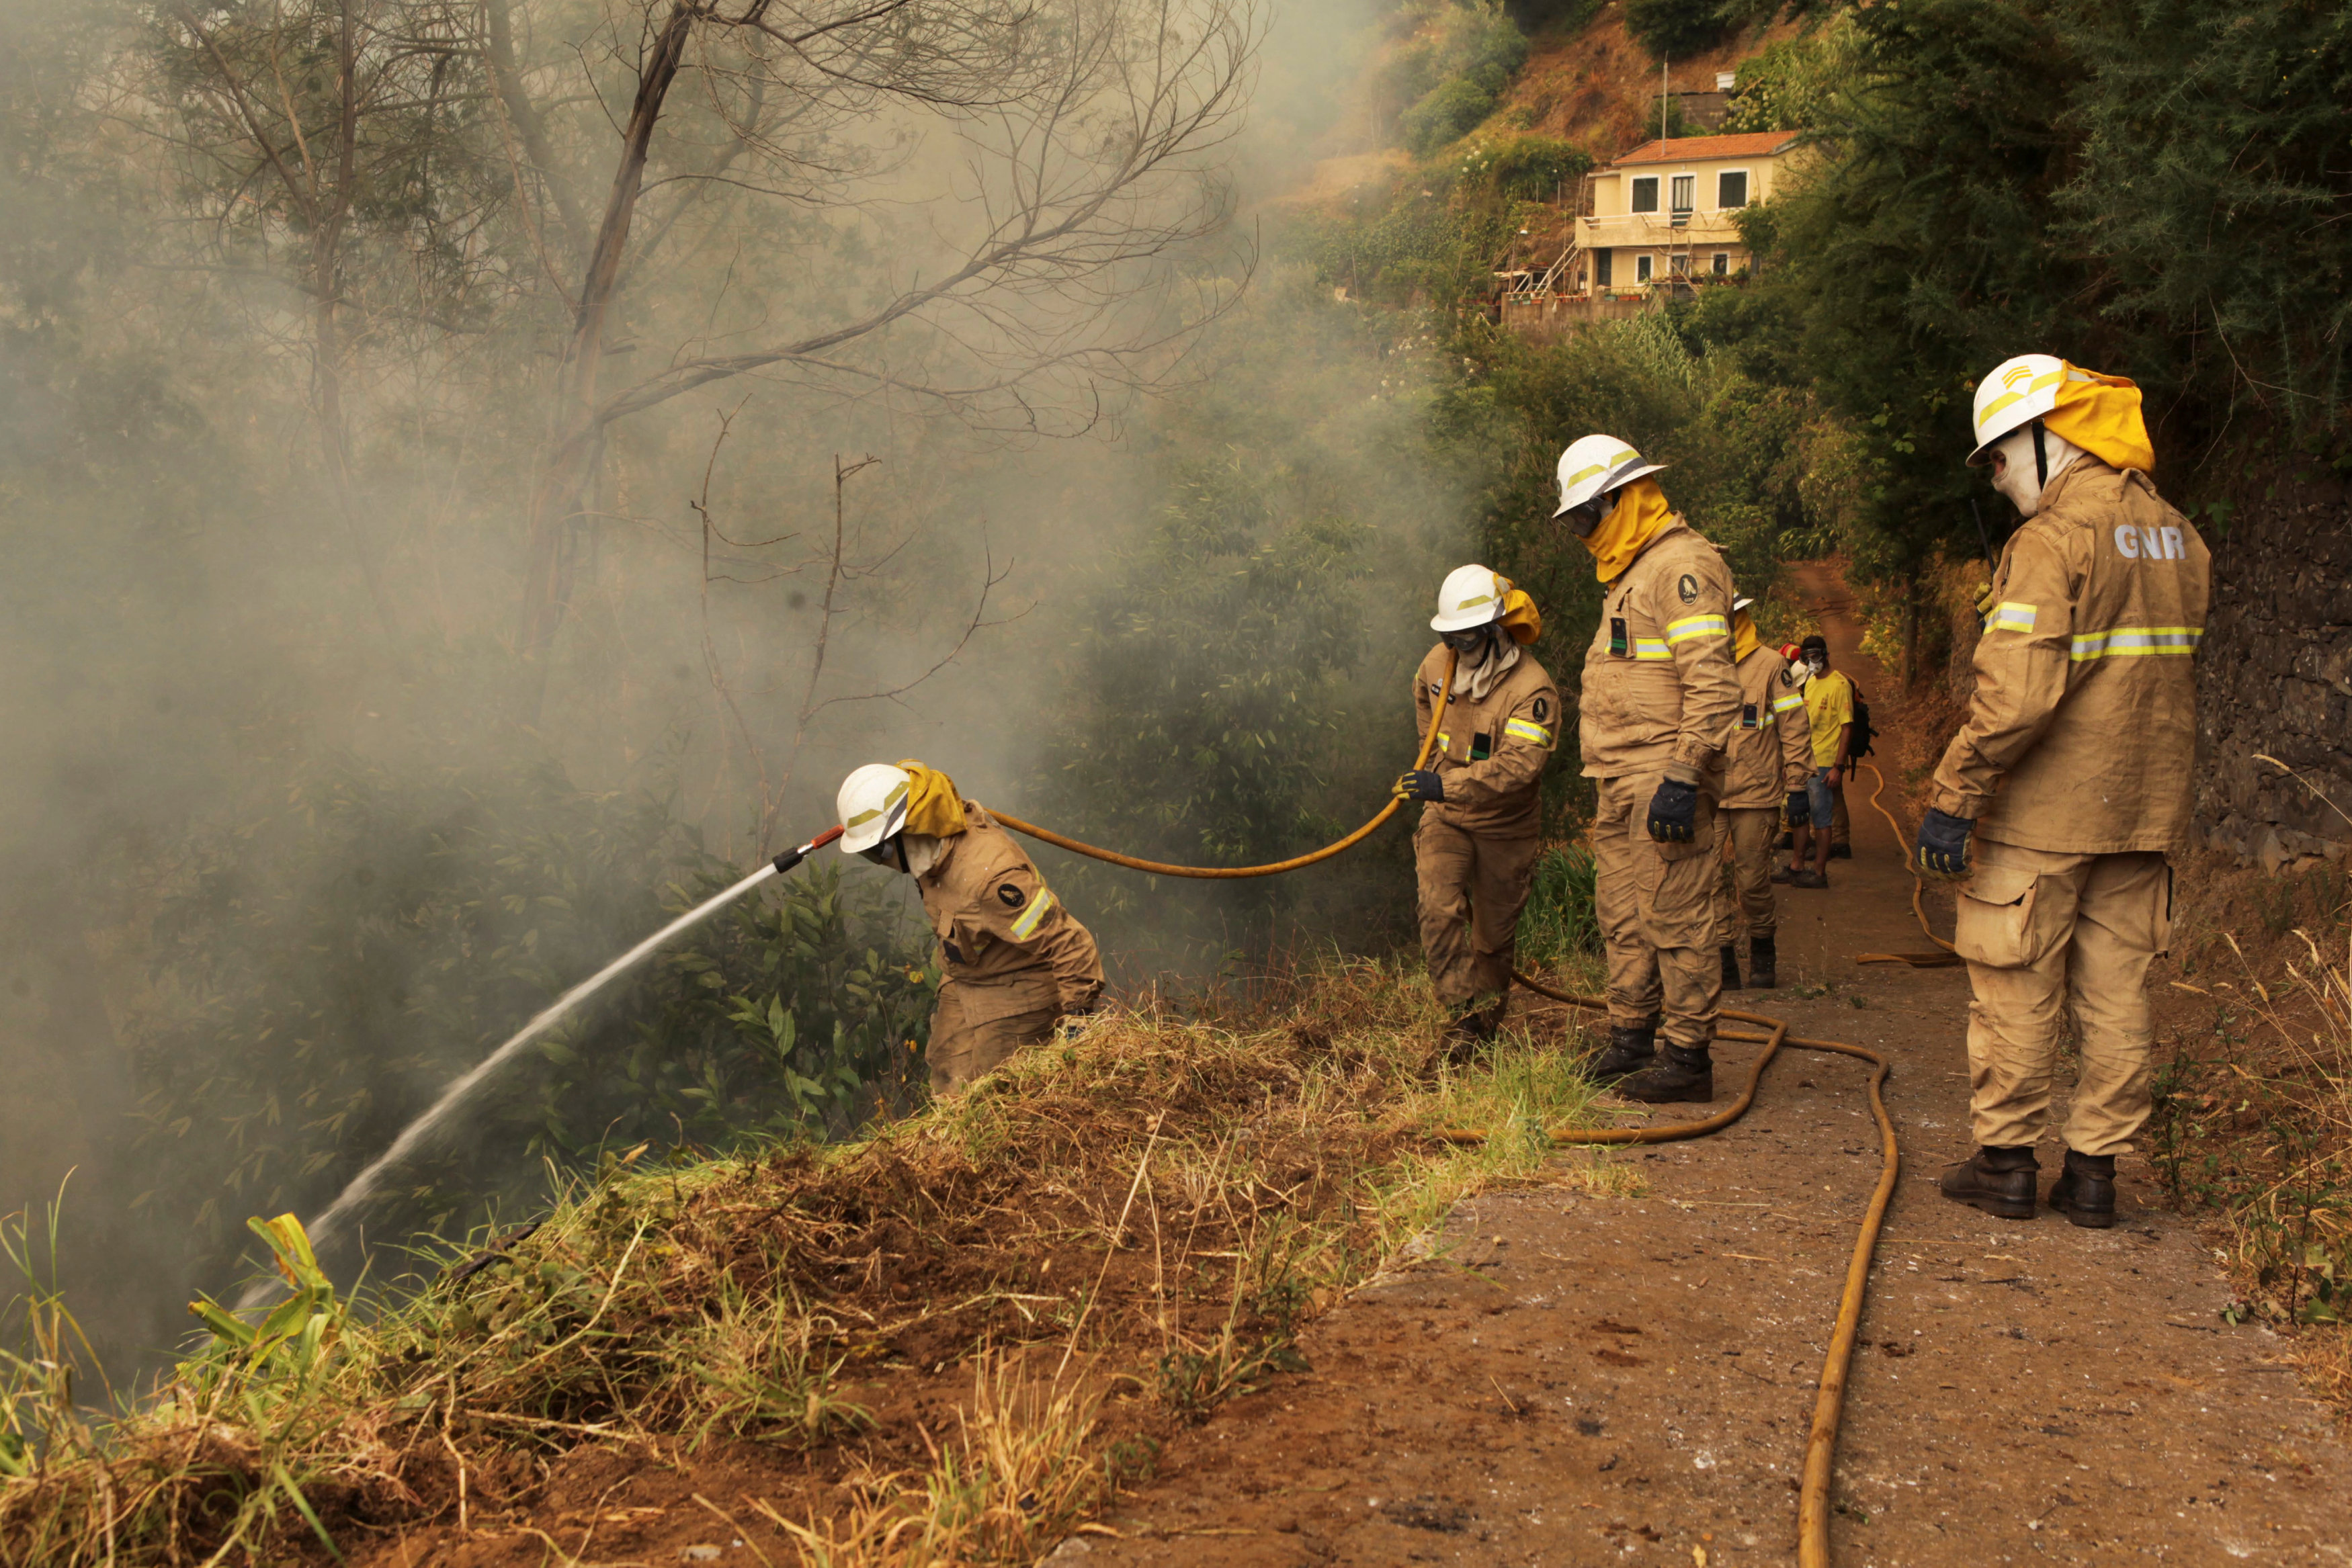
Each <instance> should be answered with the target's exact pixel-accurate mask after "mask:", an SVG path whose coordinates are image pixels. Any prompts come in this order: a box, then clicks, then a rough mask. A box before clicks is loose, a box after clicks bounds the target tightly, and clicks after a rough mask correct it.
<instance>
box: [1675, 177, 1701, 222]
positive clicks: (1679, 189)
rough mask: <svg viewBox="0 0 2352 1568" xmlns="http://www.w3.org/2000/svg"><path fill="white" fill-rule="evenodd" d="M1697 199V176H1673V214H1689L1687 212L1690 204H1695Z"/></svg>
mask: <svg viewBox="0 0 2352 1568" xmlns="http://www.w3.org/2000/svg"><path fill="white" fill-rule="evenodd" d="M1697 197H1698V176H1697V175H1696V174H1677V175H1675V191H1674V200H1675V204H1674V210H1675V212H1678V213H1687V212H1689V211H1690V210H1691V206H1692V204H1693V203H1695V202H1696V200H1697Z"/></svg>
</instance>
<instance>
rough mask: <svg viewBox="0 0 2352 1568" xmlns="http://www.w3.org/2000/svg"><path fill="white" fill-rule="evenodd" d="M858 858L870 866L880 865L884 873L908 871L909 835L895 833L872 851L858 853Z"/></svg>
mask: <svg viewBox="0 0 2352 1568" xmlns="http://www.w3.org/2000/svg"><path fill="white" fill-rule="evenodd" d="M857 854H858V858H859V859H861V860H863V861H865V862H866V863H867V864H868V865H878V866H880V867H881V868H882V869H883V870H884V871H905V870H906V869H907V835H906V834H904V833H893V834H891V835H890V836H889V837H888V838H887V839H884V840H883V841H881V842H880V843H878V844H876V845H875V846H874V847H873V848H872V849H870V850H860V851H858V852H857Z"/></svg>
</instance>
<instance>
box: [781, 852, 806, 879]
mask: <svg viewBox="0 0 2352 1568" xmlns="http://www.w3.org/2000/svg"><path fill="white" fill-rule="evenodd" d="M806 859H808V852H807V851H806V850H804V849H801V850H786V851H785V852H783V853H782V854H780V855H778V856H777V857H776V874H777V875H778V876H782V875H783V874H784V873H786V872H788V871H790V870H792V869H793V867H794V866H796V865H798V864H800V863H801V862H803V861H804V860H806Z"/></svg>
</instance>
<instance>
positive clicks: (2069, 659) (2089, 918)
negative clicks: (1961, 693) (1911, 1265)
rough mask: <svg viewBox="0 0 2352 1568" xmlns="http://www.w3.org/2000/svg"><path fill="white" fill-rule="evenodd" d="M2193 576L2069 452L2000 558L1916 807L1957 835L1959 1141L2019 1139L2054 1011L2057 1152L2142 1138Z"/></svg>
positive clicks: (2189, 538) (2191, 711) (2183, 549)
mask: <svg viewBox="0 0 2352 1568" xmlns="http://www.w3.org/2000/svg"><path fill="white" fill-rule="evenodd" d="M2209 589H2210V556H2209V555H2208V554H2207V552H2206V549H2205V541H2204V540H2203V539H2201V538H2199V537H2198V535H2197V530H2196V529H2195V528H2191V527H2190V526H2189V519H2188V518H2186V517H2182V516H2181V515H2180V514H2179V512H2177V511H2175V510H2173V509H2172V508H2171V507H2168V506H2167V505H2166V504H2165V503H2164V501H2163V500H2162V499H2161V498H2160V497H2158V495H2157V493H2156V487H2155V486H2154V485H2153V484H2152V483H2150V481H2149V480H2148V477H2147V475H2145V474H2142V473H2138V472H2137V471H2134V472H2130V473H2118V472H2116V470H2115V469H2113V468H2111V467H2109V466H2107V465H2105V463H2102V462H2100V461H2099V460H2098V459H2097V458H2095V457H2092V456H2090V455H2087V454H2085V455H2083V456H2080V457H2077V458H2076V459H2075V460H2074V464H2073V465H2072V466H2070V467H2068V468H2067V469H2066V471H2065V472H2064V473H2063V474H2061V475H2059V476H2058V477H2056V478H2055V479H2053V480H2052V481H2051V482H2050V485H2049V487H2048V488H2047V489H2045V490H2044V491H2042V506H2041V508H2040V510H2039V511H2038V512H2037V513H2036V514H2035V515H2034V516H2033V517H2032V518H2031V519H2029V520H2028V521H2027V522H2025V523H2024V524H2023V525H2022V526H2021V527H2020V528H2019V529H2018V531H2017V533H2016V535H2015V536H2014V537H2013V538H2011V540H2010V541H2009V544H2008V546H2007V548H2006V549H2003V550H2002V552H2001V559H2000V570H1998V572H1996V574H1995V575H1994V579H1993V598H1994V601H1995V602H1994V605H1993V611H1992V615H1991V617H1990V620H1989V621H1988V622H1987V623H1986V626H1985V632H1984V637H1983V640H1982V641H1980V642H1979V643H1978V644H1977V653H1976V682H1977V685H1976V695H1975V696H1974V697H1973V698H1972V699H1971V701H1970V703H1969V716H1968V722H1967V724H1966V725H1965V726H1964V727H1962V728H1961V730H1960V733H1959V734H1958V736H1957V737H1954V738H1953V740H1952V744H1951V746H1950V747H1949V748H1948V749H1947V750H1946V751H1945V753H1944V758H1943V761H1942V763H1941V765H1940V766H1938V767H1937V769H1936V779H1935V787H1934V790H1933V793H1932V795H1931V796H1930V799H1929V802H1928V803H1929V804H1930V805H1932V806H1934V807H1935V808H1936V809H1937V810H1940V811H1944V812H1948V813H1949V814H1950V815H1952V816H1955V817H1969V818H1973V819H1974V820H1975V821H1976V841H1975V845H1974V848H1973V851H1972V852H1973V854H1974V857H1975V862H1976V864H1975V874H1974V875H1973V876H1972V877H1971V878H1970V880H1969V882H1968V883H1966V884H1965V885H1963V887H1962V888H1961V890H1960V895H1959V917H1958V927H1957V929H1956V930H1955V932H1954V934H1953V935H1954V940H1955V946H1957V947H1958V950H1959V954H1960V956H1962V957H1963V958H1966V959H1967V960H1968V965H1969V984H1970V986H1971V987H1972V988H1974V990H1975V993H1976V999H1975V1001H1974V1003H1973V1004H1972V1005H1971V1006H1970V1007H1969V1088H1970V1094H1969V1112H1970V1115H1971V1118H1972V1121H1973V1124H1974V1130H1975V1133H1976V1139H1977V1142H1978V1143H1979V1144H1981V1145H1989V1146H1992V1147H2019V1146H2022V1145H2032V1144H2033V1143H2035V1142H2037V1141H2038V1140H2039V1139H2040V1138H2041V1136H2042V1132H2043V1130H2044V1129H2045V1127H2046V1126H2047V1124H2048V1122H2049V1113H2050V1083H2051V1077H2052V1073H2053V1069H2054V1067H2055V1065H2056V1062H2057V1058H2058V1034H2059V1026H2060V1022H2061V1014H2062V1011H2063V1010H2070V1011H2071V1012H2072V1013H2073V1015H2074V1022H2075V1027H2076V1030H2077V1032H2078V1035H2079V1037H2080V1040H2081V1049H2082V1060H2083V1066H2082V1073H2081V1077H2080V1080H2079V1082H2077V1083H2076V1085H2075V1089H2074V1111H2073V1113H2072V1115H2071V1116H2070V1117H2069V1118H2068V1120H2067V1124H2066V1129H2065V1139H2066V1143H2067V1144H2068V1145H2069V1146H2071V1147H2072V1148H2074V1150H2075V1151H2077V1152H2078V1153H2081V1154H2085V1155H2112V1154H2117V1153H2120V1152H2123V1151H2126V1150H2128V1149H2129V1148H2130V1147H2131V1140H2132V1138H2133V1136H2134V1134H2137V1133H2138V1131H2139V1129H2140V1127H2141V1126H2142V1125H2143V1124H2145V1123H2146V1122H2147V1116H2148V1110H2149V1096H2148V1040H2149V1032H2150V1031H2149V1020H2148V1004H2147V989H2146V980H2147V966H2148V961H2149V959H2151V958H2153V957H2154V956H2156V955H2157V954H2158V953H2160V952H2162V951H2164V949H2165V947H2166V946H2167V945H2168V942H2169V940H2170V937H2171V927H2172V909H2171V904H2172V874H2171V871H2170V868H2169V866H2168V863H2167V862H2166V859H2165V857H2166V855H2167V854H2168V852H2171V851H2172V850H2174V849H2176V848H2177V847H2179V845H2181V844H2182V843H2183V842H2184V841H2186V839H2187V837H2188V830H2189V810H2190V789H2189V772H2190V767H2191V764H2192V763H2193V762H2194V760H2195V755H2196V746H2197V688H2196V681H2195V672H2194V668H2193V663H2194V655H2195V653H2196V652H2197V644H2198V642H2199V640H2200V638H2201V637H2202V636H2203V635H2204V630H2205V607H2206V601H2207V595H2208V592H2209Z"/></svg>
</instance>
